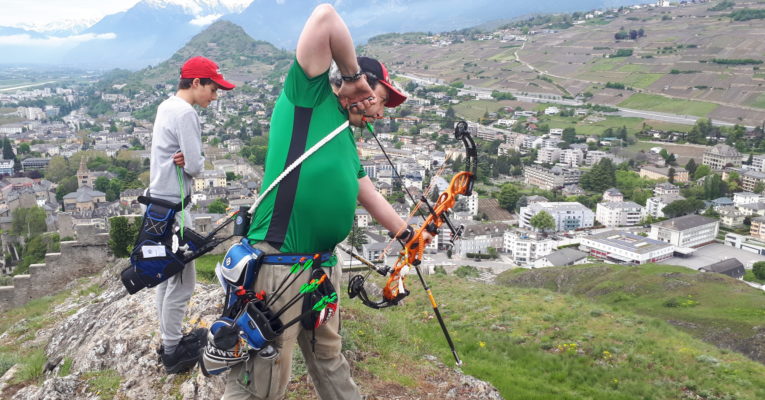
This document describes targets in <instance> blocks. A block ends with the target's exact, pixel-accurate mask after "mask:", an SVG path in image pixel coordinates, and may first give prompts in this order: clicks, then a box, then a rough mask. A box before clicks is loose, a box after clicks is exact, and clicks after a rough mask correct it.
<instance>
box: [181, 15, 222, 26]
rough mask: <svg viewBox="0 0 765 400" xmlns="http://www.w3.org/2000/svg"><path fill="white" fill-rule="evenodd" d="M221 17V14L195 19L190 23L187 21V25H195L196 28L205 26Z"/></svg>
mask: <svg viewBox="0 0 765 400" xmlns="http://www.w3.org/2000/svg"><path fill="white" fill-rule="evenodd" d="M222 16H223V14H210V15H205V16H203V17H196V18H194V19H192V20H191V21H189V23H190V24H191V25H196V26H207V25H210V24H212V23H213V22H215V21H216V20H217V19H218V18H220V17H222Z"/></svg>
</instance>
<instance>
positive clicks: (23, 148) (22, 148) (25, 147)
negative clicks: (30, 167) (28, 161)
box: [18, 143, 32, 154]
mask: <svg viewBox="0 0 765 400" xmlns="http://www.w3.org/2000/svg"><path fill="white" fill-rule="evenodd" d="M18 151H19V154H28V153H29V152H31V151H32V149H31V148H30V147H29V143H21V144H20V145H19V148H18Z"/></svg>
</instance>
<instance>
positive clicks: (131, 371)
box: [0, 260, 501, 400]
mask: <svg viewBox="0 0 765 400" xmlns="http://www.w3.org/2000/svg"><path fill="white" fill-rule="evenodd" d="M127 265H128V263H127V260H120V261H119V262H117V263H115V264H114V265H112V266H110V267H108V268H107V270H105V271H103V272H102V273H101V274H100V275H98V276H95V277H93V278H92V279H91V280H90V281H88V282H85V283H84V284H81V286H79V287H77V288H74V290H72V293H73V295H72V296H71V298H70V299H68V300H67V301H65V302H63V303H61V304H60V305H58V306H56V307H55V308H54V309H53V310H51V313H52V314H54V315H56V316H57V318H55V319H56V320H57V321H58V322H56V323H53V324H51V325H50V326H47V327H45V328H43V329H41V330H39V331H38V332H37V333H36V336H35V338H34V339H33V341H32V342H31V343H29V344H28V345H30V346H35V347H36V346H40V347H44V349H45V354H46V356H47V360H48V362H47V364H46V366H45V368H44V369H45V371H46V372H45V374H44V377H43V379H42V381H41V382H40V383H39V384H31V385H28V386H23V387H19V385H12V384H11V383H12V381H13V376H14V375H15V374H16V373H17V372H18V369H17V368H15V367H14V368H11V369H10V370H9V371H8V372H7V373H6V374H5V375H4V376H3V377H2V378H0V398H3V399H6V398H9V399H14V400H41V399H44V400H73V399H99V398H102V397H101V396H100V395H99V391H100V390H102V388H100V387H99V384H98V383H97V382H96V380H95V378H94V377H97V376H99V375H109V374H111V376H113V377H115V380H116V382H115V383H114V384H113V385H114V386H115V387H113V388H112V389H113V392H114V394H115V397H114V398H116V399H152V400H153V399H170V398H172V399H200V400H201V399H205V400H207V399H219V398H220V397H221V395H222V394H223V387H224V382H223V378H222V377H212V378H207V377H204V376H203V375H202V374H201V373H200V372H199V371H198V369H194V370H193V371H192V372H191V373H189V374H182V375H173V376H168V375H166V374H165V372H164V370H163V368H162V366H161V364H160V362H159V360H158V356H157V353H156V348H157V347H158V346H159V344H160V339H159V337H158V333H157V324H158V322H157V318H156V315H155V314H156V313H155V309H154V307H155V305H154V290H153V289H150V290H142V291H140V292H138V293H136V294H135V295H132V296H131V295H128V294H127V292H126V291H125V289H124V288H123V287H122V284H121V283H120V282H119V279H118V273H119V271H121V270H122V269H123V268H125V267H126V266H127ZM96 286H97V287H100V288H101V289H102V291H101V292H100V293H99V294H90V295H85V296H77V295H76V293H82V288H83V287H85V288H94V287H96ZM71 288H72V287H70V289H71ZM222 296H223V291H222V289H220V287H218V286H217V285H207V284H199V285H197V288H196V290H195V293H194V296H193V297H192V300H191V304H190V306H189V312H188V320H187V321H186V323H185V324H186V330H190V329H191V328H192V327H194V326H196V325H206V324H209V323H210V322H212V321H213V320H214V319H215V318H216V317H217V316H218V315H219V314H220V312H221V299H222ZM21 323H23V321H22V322H19V324H21ZM11 330H12V328H11V329H9V331H11ZM7 339H8V334H7V333H6V334H3V335H1V336H0V343H2V342H3V340H7ZM347 356H348V359H349V360H350V361H351V363H352V365H353V360H354V359H359V355H355V354H347ZM423 362H426V363H437V361H435V360H424V361H423ZM440 370H441V371H442V372H441V373H440V374H439V376H438V379H437V381H434V382H432V384H429V385H427V389H425V388H416V389H411V390H413V392H411V393H408V394H407V395H406V396H405V397H399V396H400V395H401V392H400V391H398V392H391V393H386V391H385V390H382V389H381V388H384V387H386V385H384V384H381V382H380V381H379V380H376V378H375V377H374V376H370V375H369V373H368V372H362V371H360V370H354V375H356V374H358V379H357V382H358V383H359V385H360V386H361V388H362V390H364V391H365V392H366V393H369V392H372V393H374V395H369V396H368V398H370V399H380V400H382V399H394V398H407V399H415V398H417V399H444V398H455V399H456V398H459V399H501V396H500V395H499V393H498V392H497V391H496V389H494V387H492V386H491V385H490V384H488V383H486V382H482V381H480V380H477V379H475V378H473V377H470V376H467V375H463V374H462V373H461V372H459V371H457V370H454V369H451V368H447V367H443V368H440ZM62 375H64V376H62ZM308 381H309V380H307V379H306V377H305V376H302V377H297V378H296V379H295V380H293V382H292V383H291V389H293V388H298V387H300V386H303V385H305V386H307V387H310V384H309V383H308ZM303 389H307V388H303ZM411 390H410V391H411ZM301 392H308V393H311V395H312V392H311V391H310V389H308V390H307V391H301ZM311 395H309V396H308V397H307V398H313V397H311Z"/></svg>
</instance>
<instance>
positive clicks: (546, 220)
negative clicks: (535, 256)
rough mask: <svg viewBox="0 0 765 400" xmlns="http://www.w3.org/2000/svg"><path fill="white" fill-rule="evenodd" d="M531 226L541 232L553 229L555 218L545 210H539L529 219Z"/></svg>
mask: <svg viewBox="0 0 765 400" xmlns="http://www.w3.org/2000/svg"><path fill="white" fill-rule="evenodd" d="M529 224H531V226H532V227H533V228H534V229H536V230H538V231H541V232H544V231H549V230H553V229H555V219H554V218H553V216H552V215H550V213H548V212H547V211H540V212H538V213H537V214H536V215H534V216H533V217H531V220H529Z"/></svg>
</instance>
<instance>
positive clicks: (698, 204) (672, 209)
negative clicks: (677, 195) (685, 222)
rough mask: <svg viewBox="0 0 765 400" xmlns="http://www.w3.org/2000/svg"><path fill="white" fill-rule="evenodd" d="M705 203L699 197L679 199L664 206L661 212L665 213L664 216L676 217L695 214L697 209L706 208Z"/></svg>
mask: <svg viewBox="0 0 765 400" xmlns="http://www.w3.org/2000/svg"><path fill="white" fill-rule="evenodd" d="M704 205H705V204H704V202H703V201H701V200H697V199H686V200H677V201H673V202H672V203H671V204H669V205H668V206H666V207H664V208H663V209H662V210H661V212H662V213H664V216H665V217H667V218H675V217H681V216H683V215H688V214H694V213H696V212H697V211H699V210H702V209H704Z"/></svg>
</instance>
